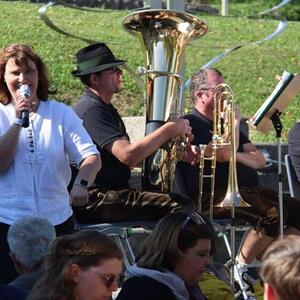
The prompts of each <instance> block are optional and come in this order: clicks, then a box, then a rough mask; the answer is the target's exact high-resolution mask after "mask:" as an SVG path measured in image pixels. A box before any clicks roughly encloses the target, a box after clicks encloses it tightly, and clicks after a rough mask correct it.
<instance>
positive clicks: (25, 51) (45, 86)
mask: <svg viewBox="0 0 300 300" xmlns="http://www.w3.org/2000/svg"><path fill="white" fill-rule="evenodd" d="M9 59H13V61H14V62H15V64H16V65H17V66H22V65H25V66H26V67H28V61H29V60H32V61H33V62H34V63H35V64H36V67H37V70H38V87H37V97H38V99H39V100H47V98H48V90H49V79H48V73H47V68H46V66H45V64H44V62H43V61H42V59H41V58H40V57H39V56H38V55H37V54H35V53H34V51H33V48H32V47H30V46H28V45H24V44H11V45H9V46H7V47H5V48H3V49H2V51H1V52H0V103H2V104H4V105H7V104H8V103H10V102H11V95H10V92H9V90H8V87H7V85H6V82H5V80H4V74H5V68H6V64H7V62H8V60H9Z"/></svg>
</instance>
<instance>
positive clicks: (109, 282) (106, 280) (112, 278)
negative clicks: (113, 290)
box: [88, 270, 120, 288]
mask: <svg viewBox="0 0 300 300" xmlns="http://www.w3.org/2000/svg"><path fill="white" fill-rule="evenodd" d="M88 271H89V272H92V273H94V274H96V275H98V277H99V278H101V279H102V281H103V282H104V285H105V286H106V287H107V288H110V287H111V286H112V285H113V283H114V282H116V283H117V285H118V286H119V283H120V276H116V275H109V276H104V275H102V274H100V273H98V272H96V271H93V270H88Z"/></svg>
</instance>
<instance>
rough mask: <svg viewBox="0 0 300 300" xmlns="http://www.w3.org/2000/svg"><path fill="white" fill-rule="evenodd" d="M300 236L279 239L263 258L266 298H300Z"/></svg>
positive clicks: (262, 275) (266, 299)
mask: <svg viewBox="0 0 300 300" xmlns="http://www.w3.org/2000/svg"><path fill="white" fill-rule="evenodd" d="M299 275H300V237H299V236H294V235H290V236H288V237H284V238H283V239H278V240H277V241H275V242H274V243H272V245H271V246H270V247H269V248H268V249H267V251H266V252H265V254H264V255H263V258H262V265H261V269H260V276H261V279H262V281H263V283H264V300H287V299H291V300H292V299H300V276H299Z"/></svg>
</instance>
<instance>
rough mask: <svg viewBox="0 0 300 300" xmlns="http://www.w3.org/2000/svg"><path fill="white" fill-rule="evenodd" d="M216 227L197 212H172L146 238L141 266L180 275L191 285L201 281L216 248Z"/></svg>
mask: <svg viewBox="0 0 300 300" xmlns="http://www.w3.org/2000/svg"><path fill="white" fill-rule="evenodd" d="M214 242H215V233H214V230H213V227H212V226H211V224H210V223H209V221H207V220H206V219H204V218H203V217H202V216H200V215H199V214H197V213H192V214H186V213H181V212H176V213H171V214H169V215H167V216H166V217H164V218H163V219H161V220H160V221H159V222H158V224H157V226H156V227H155V229H154V230H153V232H152V233H151V234H150V235H149V237H148V239H147V240H146V242H145V244H144V246H143V249H142V251H141V253H140V255H139V260H138V263H137V265H138V266H139V267H142V268H148V269H155V270H159V271H163V270H164V269H168V270H169V271H171V272H174V273H176V274H178V275H179V276H180V277H181V278H182V279H183V280H184V281H185V282H186V283H187V284H188V285H195V284H198V282H199V279H200V277H201V275H202V272H203V271H204V269H205V268H206V266H207V264H209V263H210V260H211V255H212V252H213V248H214Z"/></svg>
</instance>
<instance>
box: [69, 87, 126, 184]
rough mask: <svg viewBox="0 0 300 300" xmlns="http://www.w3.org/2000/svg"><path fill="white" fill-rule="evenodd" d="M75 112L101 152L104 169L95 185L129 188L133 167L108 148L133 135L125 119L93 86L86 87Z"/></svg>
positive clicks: (99, 173) (97, 177)
mask: <svg viewBox="0 0 300 300" xmlns="http://www.w3.org/2000/svg"><path fill="white" fill-rule="evenodd" d="M74 111H75V112H76V113H77V115H78V116H79V117H80V118H81V119H82V120H83V126H84V127H85V129H86V130H87V132H88V133H89V135H90V136H91V138H92V140H93V142H94V143H95V144H96V145H97V148H98V150H99V152H100V154H101V160H102V168H101V170H100V171H99V172H98V174H97V176H96V179H95V184H96V185H97V186H99V187H100V188H103V189H104V190H109V189H112V190H117V189H123V188H128V187H129V184H128V181H129V178H130V168H129V167H128V166H127V165H125V164H123V163H122V162H120V161H119V160H118V159H117V158H116V157H115V156H114V155H112V154H111V153H110V152H109V151H107V150H106V149H105V146H106V145H108V144H110V143H112V142H113V141H115V140H117V139H119V138H122V137H126V138H127V139H128V140H129V136H128V134H127V132H126V128H125V125H124V122H123V120H122V118H121V116H120V115H119V113H118V111H117V109H115V108H114V107H113V106H112V104H106V103H105V102H104V101H103V100H102V99H100V98H99V97H98V96H97V95H95V94H94V93H93V92H92V91H90V90H89V89H86V90H85V91H84V93H83V95H82V97H81V98H80V101H79V102H78V103H77V104H76V105H75V106H74Z"/></svg>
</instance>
